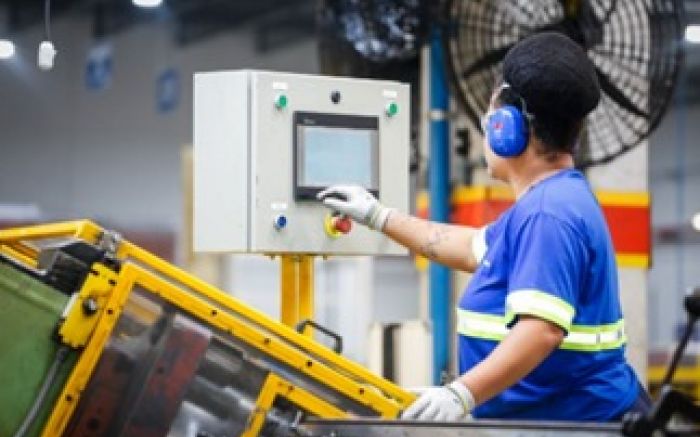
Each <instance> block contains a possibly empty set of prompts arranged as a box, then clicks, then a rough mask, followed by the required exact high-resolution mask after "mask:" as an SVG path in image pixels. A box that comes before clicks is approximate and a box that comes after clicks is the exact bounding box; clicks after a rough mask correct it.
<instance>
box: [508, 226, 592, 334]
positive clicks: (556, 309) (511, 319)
mask: <svg viewBox="0 0 700 437" xmlns="http://www.w3.org/2000/svg"><path fill="white" fill-rule="evenodd" d="M509 240H510V241H509V245H508V248H509V257H508V258H509V261H510V265H509V275H508V295H507V297H506V321H507V324H508V325H509V326H511V325H513V324H514V323H515V322H516V321H517V318H518V316H520V315H531V316H535V317H538V318H541V319H544V320H547V321H549V322H552V323H554V324H556V325H558V326H559V327H561V328H562V329H563V330H564V331H566V332H568V331H569V330H570V328H571V323H572V320H573V319H574V316H575V315H576V310H575V307H576V302H577V300H578V297H579V291H580V290H581V287H582V284H583V278H584V275H585V270H586V267H585V266H586V265H587V264H588V260H587V251H586V248H585V245H584V243H583V241H582V239H581V237H580V235H579V234H578V233H577V232H576V231H575V230H574V229H573V228H572V227H571V226H570V225H568V224H567V223H565V222H563V221H561V220H560V219H558V218H557V217H554V216H552V215H550V214H546V213H537V214H534V215H532V216H530V217H528V218H527V219H526V220H525V221H524V222H523V223H522V224H521V225H520V226H519V228H518V229H517V231H516V232H515V234H514V235H510V238H509Z"/></svg>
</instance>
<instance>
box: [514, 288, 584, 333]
mask: <svg viewBox="0 0 700 437" xmlns="http://www.w3.org/2000/svg"><path fill="white" fill-rule="evenodd" d="M521 314H529V315H533V316H537V317H540V318H542V319H545V320H547V321H550V322H552V323H554V324H556V325H559V326H560V327H561V328H562V329H564V330H565V331H567V332H568V331H569V329H571V321H572V320H573V319H574V316H575V315H576V311H575V310H574V307H572V306H571V305H570V304H569V303H568V302H566V301H565V300H563V299H559V298H558V297H556V296H554V295H552V294H549V293H545V292H542V291H539V290H535V289H524V290H515V291H511V292H510V293H508V296H507V297H506V325H510V323H511V322H512V321H513V320H514V319H515V317H516V316H518V315H521Z"/></svg>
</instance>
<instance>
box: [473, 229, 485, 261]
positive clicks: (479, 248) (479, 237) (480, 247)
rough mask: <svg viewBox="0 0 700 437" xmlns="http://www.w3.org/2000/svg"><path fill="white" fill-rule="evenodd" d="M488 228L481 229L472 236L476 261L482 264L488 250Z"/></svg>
mask: <svg viewBox="0 0 700 437" xmlns="http://www.w3.org/2000/svg"><path fill="white" fill-rule="evenodd" d="M487 228H488V225H487V226H484V227H482V228H479V229H477V230H476V232H475V233H474V235H473V236H472V253H473V254H474V259H476V262H477V263H480V262H481V260H482V259H484V255H486V250H488V245H487V244H486V229H487Z"/></svg>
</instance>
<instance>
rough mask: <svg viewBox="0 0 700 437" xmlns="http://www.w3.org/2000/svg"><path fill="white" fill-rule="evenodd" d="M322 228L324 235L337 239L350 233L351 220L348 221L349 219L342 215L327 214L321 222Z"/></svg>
mask: <svg viewBox="0 0 700 437" xmlns="http://www.w3.org/2000/svg"><path fill="white" fill-rule="evenodd" d="M323 228H324V229H325V231H326V235H328V236H329V237H331V238H338V237H340V236H342V235H346V234H348V233H350V231H351V230H352V220H350V217H347V216H343V215H338V214H327V215H326V217H325V219H324V220H323Z"/></svg>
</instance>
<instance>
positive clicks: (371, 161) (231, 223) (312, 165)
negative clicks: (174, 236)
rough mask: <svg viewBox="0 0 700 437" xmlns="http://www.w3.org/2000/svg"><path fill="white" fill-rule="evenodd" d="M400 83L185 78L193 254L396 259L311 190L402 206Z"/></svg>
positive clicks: (380, 240) (405, 147)
mask: <svg viewBox="0 0 700 437" xmlns="http://www.w3.org/2000/svg"><path fill="white" fill-rule="evenodd" d="M409 102H410V99H409V87H408V85H405V84H401V83H398V82H390V81H377V80H366V79H353V78H336V77H324V76H314V75H302V74H289V73H274V72H264V71H251V70H244V71H221V72H209V73H197V74H195V76H194V246H195V250H197V251H206V252H245V253H266V254H273V253H303V254H328V255H383V254H394V255H399V254H406V253H407V252H406V250H405V249H403V248H402V247H400V246H398V245H397V244H395V243H393V242H391V241H390V240H389V239H388V238H387V237H385V236H384V235H383V234H381V233H380V232H375V231H371V230H369V229H367V228H365V227H364V226H361V225H358V224H356V223H350V222H349V220H347V219H346V218H344V217H334V216H332V215H331V214H330V211H329V210H328V209H327V208H325V207H324V206H323V205H322V204H321V203H320V202H319V201H318V200H316V194H317V193H318V192H319V191H320V190H322V189H324V188H326V187H327V186H329V185H335V184H353V185H361V186H363V187H365V188H366V189H368V190H369V191H370V192H372V193H374V194H375V195H376V196H378V198H379V200H380V201H381V202H382V203H384V204H385V205H387V206H390V207H393V208H397V209H398V210H400V211H407V210H408V200H409V199H408V197H409V188H408V187H409V181H408V159H409V158H408V156H409V140H410V137H409V114H410V108H409Z"/></svg>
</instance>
